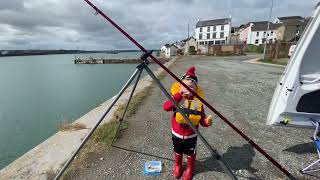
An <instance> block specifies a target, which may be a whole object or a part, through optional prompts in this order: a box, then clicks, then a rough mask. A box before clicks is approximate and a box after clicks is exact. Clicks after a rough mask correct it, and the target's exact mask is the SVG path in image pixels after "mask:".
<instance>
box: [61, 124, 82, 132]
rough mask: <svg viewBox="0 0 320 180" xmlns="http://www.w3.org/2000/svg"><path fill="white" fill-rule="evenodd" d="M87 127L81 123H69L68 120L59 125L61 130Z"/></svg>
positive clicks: (76, 129)
mask: <svg viewBox="0 0 320 180" xmlns="http://www.w3.org/2000/svg"><path fill="white" fill-rule="evenodd" d="M86 128H87V127H86V126H85V125H84V124H81V123H67V122H64V123H62V124H59V127H58V129H59V131H78V130H81V129H86Z"/></svg>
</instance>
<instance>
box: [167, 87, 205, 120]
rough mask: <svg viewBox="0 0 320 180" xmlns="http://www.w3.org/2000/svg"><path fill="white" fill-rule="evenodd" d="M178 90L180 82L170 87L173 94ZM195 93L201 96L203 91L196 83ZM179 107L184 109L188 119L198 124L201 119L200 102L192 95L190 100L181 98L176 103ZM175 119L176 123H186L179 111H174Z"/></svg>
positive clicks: (201, 106) (201, 105)
mask: <svg viewBox="0 0 320 180" xmlns="http://www.w3.org/2000/svg"><path fill="white" fill-rule="evenodd" d="M179 91H180V83H179V82H176V83H174V84H173V85H172V87H171V94H172V95H175V94H176V93H178V92H179ZM196 93H197V94H198V95H199V96H200V97H201V98H203V97H204V95H203V91H202V88H201V86H199V85H197V91H196ZM178 104H179V107H180V108H182V109H183V110H184V112H185V113H186V115H187V116H188V117H189V119H190V121H191V122H192V124H193V125H194V126H197V125H199V122H200V120H201V110H202V108H203V104H202V102H201V101H200V100H199V99H198V98H196V97H194V98H193V99H192V100H189V99H185V98H182V100H181V101H180V102H179V103H178ZM175 119H176V122H177V123H178V124H186V123H187V122H186V120H185V119H184V118H183V116H182V114H181V113H180V112H179V111H175Z"/></svg>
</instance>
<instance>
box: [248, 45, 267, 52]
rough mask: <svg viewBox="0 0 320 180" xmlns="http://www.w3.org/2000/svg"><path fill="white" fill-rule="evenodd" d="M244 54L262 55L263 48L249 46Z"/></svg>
mask: <svg viewBox="0 0 320 180" xmlns="http://www.w3.org/2000/svg"><path fill="white" fill-rule="evenodd" d="M245 51H246V52H255V53H263V47H262V46H257V45H254V44H249V45H248V46H247V48H246V50H245Z"/></svg>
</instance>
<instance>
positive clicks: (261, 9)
mask: <svg viewBox="0 0 320 180" xmlns="http://www.w3.org/2000/svg"><path fill="white" fill-rule="evenodd" d="M91 1H92V2H93V3H94V4H95V5H97V6H98V7H99V8H100V9H101V10H102V11H103V12H105V13H106V14H107V15H108V16H110V17H111V18H112V19H113V20H114V21H116V22H117V23H118V24H119V25H120V26H121V27H123V28H124V29H125V30H126V31H127V32H128V33H129V34H131V35H132V36H133V37H134V38H136V39H137V40H138V41H139V42H140V43H141V44H142V45H143V46H145V47H146V48H147V49H159V48H160V47H161V46H162V45H163V44H166V43H173V42H176V41H179V40H182V39H185V38H187V32H188V31H187V30H188V28H187V27H188V23H189V24H190V32H191V34H192V33H193V32H194V28H195V24H196V23H197V20H198V19H200V20H208V19H218V18H226V17H229V14H230V9H232V11H231V12H232V24H233V26H239V25H240V24H245V23H247V22H249V21H261V20H268V19H269V12H270V5H271V0H223V1H221V0H91ZM318 1H319V0H274V7H273V13H272V21H273V20H274V18H275V17H278V16H280V17H281V16H294V15H299V16H303V17H307V16H311V15H312V12H313V9H314V7H315V5H316V4H317V3H318ZM230 7H231V8H230ZM0 49H6V50H8V49H79V50H113V49H137V48H136V47H135V46H134V45H133V44H132V43H131V42H129V41H128V40H127V39H126V38H124V36H123V35H121V34H120V33H119V32H117V31H116V30H115V28H114V27H112V26H111V25H110V24H109V23H108V22H106V21H105V20H104V19H103V18H102V17H101V16H99V15H95V12H94V10H93V9H92V8H91V7H89V6H88V5H87V4H86V3H85V2H84V1H83V0H0Z"/></svg>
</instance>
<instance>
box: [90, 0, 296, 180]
mask: <svg viewBox="0 0 320 180" xmlns="http://www.w3.org/2000/svg"><path fill="white" fill-rule="evenodd" d="M84 1H85V2H86V3H87V4H89V5H90V6H91V7H92V8H93V9H94V10H95V11H96V13H97V14H100V15H101V16H102V17H103V18H104V19H106V20H107V21H108V22H109V23H111V24H112V25H113V26H114V27H115V28H116V29H117V30H119V31H120V32H121V33H122V34H123V35H124V36H126V37H127V38H128V39H129V40H130V41H131V42H132V43H133V44H135V45H136V46H137V47H138V48H139V49H140V50H141V51H143V52H144V53H148V50H147V49H145V48H144V47H143V46H142V45H141V44H139V43H138V42H137V41H136V40H135V39H134V38H133V37H131V36H130V35H129V34H128V33H127V32H126V31H125V30H123V29H122V28H121V27H120V26H119V25H118V24H117V23H115V22H114V21H113V20H112V19H111V18H109V17H108V16H107V15H106V14H105V13H103V12H102V11H101V10H100V9H99V8H97V7H96V6H95V5H94V4H93V3H92V2H91V1H90V0H84ZM149 57H150V58H151V59H152V60H153V61H154V62H155V63H157V64H158V65H159V66H160V67H161V68H162V69H164V70H165V71H166V72H167V73H168V74H169V75H170V76H171V77H173V78H174V79H175V80H176V81H178V82H179V83H180V84H182V85H183V86H184V87H185V88H186V89H188V90H189V91H190V92H191V93H192V94H193V95H194V96H195V97H197V98H198V99H199V100H200V101H201V102H202V103H203V104H205V105H206V106H207V107H208V108H209V109H210V110H211V111H212V112H214V113H215V114H216V115H217V116H218V117H219V118H220V119H222V120H223V121H224V122H225V123H226V124H227V125H228V126H229V127H231V128H232V129H233V130H234V131H236V132H237V133H238V134H239V135H240V136H241V137H242V138H243V139H244V140H246V141H247V143H249V144H250V145H251V146H252V147H254V148H255V149H256V150H257V151H258V152H260V153H261V154H262V155H264V156H265V158H266V159H268V160H269V161H270V162H271V163H272V164H273V165H274V166H276V167H277V168H278V169H279V170H280V171H281V172H282V173H284V174H285V175H286V176H287V177H288V178H290V179H296V178H295V177H294V176H293V175H292V174H291V173H290V172H289V171H287V170H286V169H285V168H284V167H283V166H282V165H281V164H279V163H278V162H277V161H276V160H275V159H273V158H272V157H271V156H270V155H269V154H268V153H267V152H266V151H265V150H263V149H262V148H261V147H260V146H259V145H258V144H256V143H255V142H254V141H253V140H252V139H250V138H249V137H248V136H247V135H246V134H244V133H243V132H242V131H241V130H240V129H238V128H237V127H236V126H235V125H234V124H232V123H231V122H230V121H229V120H228V119H227V118H226V117H225V116H223V115H222V114H221V113H220V112H219V111H217V110H216V109H215V108H214V107H213V106H211V105H210V104H209V103H208V102H207V101H206V100H204V99H203V98H202V97H200V96H199V95H198V94H197V93H196V92H195V91H193V90H192V89H191V88H189V87H188V86H187V85H186V84H185V83H184V82H182V80H181V79H180V78H179V77H177V76H176V75H175V74H174V73H173V72H171V71H170V70H169V69H168V68H167V67H165V66H164V65H163V64H162V63H161V62H160V61H159V60H158V59H157V58H156V57H154V56H153V55H152V54H150V56H149Z"/></svg>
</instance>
